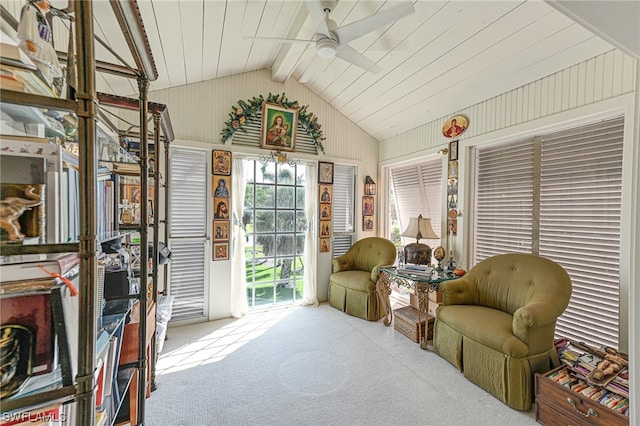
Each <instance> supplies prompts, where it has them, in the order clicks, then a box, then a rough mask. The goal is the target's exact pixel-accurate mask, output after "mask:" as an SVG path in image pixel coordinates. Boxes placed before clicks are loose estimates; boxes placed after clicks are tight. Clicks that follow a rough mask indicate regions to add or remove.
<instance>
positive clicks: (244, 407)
mask: <svg viewBox="0 0 640 426" xmlns="http://www.w3.org/2000/svg"><path fill="white" fill-rule="evenodd" d="M168 336H169V338H168V340H167V341H166V342H165V344H164V349H163V351H162V354H161V356H160V359H159V361H158V365H157V375H156V383H157V385H158V388H157V390H156V391H155V392H153V393H152V394H151V398H149V399H148V400H147V404H146V422H145V424H146V425H149V426H165V425H166V426H178V425H189V426H191V425H278V426H280V425H367V426H369V425H493V426H496V425H509V426H511V425H536V424H537V423H536V422H535V420H534V414H533V412H520V411H516V410H513V409H511V408H509V407H507V406H506V405H504V404H502V403H501V402H500V401H498V400H497V399H495V398H494V397H493V396H491V395H489V394H488V393H486V392H485V391H483V390H482V389H480V388H478V387H477V386H475V385H474V384H472V383H471V382H469V381H467V380H466V379H465V378H464V377H463V376H462V374H461V373H459V372H458V371H457V370H456V369H455V368H454V367H453V366H452V365H450V364H449V363H447V362H446V361H444V360H443V359H441V358H440V357H438V356H437V355H435V354H433V353H431V352H428V351H424V350H422V349H420V346H419V345H418V344H417V343H414V342H412V341H411V340H410V339H409V338H407V337H405V336H404V335H402V334H400V333H398V332H396V331H395V330H394V329H393V326H392V327H385V326H384V325H383V324H382V321H380V322H367V321H364V320H361V319H358V318H354V317H351V316H349V315H346V314H344V313H342V312H340V311H338V310H336V309H334V308H332V307H330V306H329V305H326V304H322V305H320V306H319V307H292V308H285V309H278V310H272V311H267V312H263V313H256V314H250V315H247V316H246V317H244V318H242V319H239V320H235V319H227V320H220V321H214V322H210V323H204V324H197V325H190V326H183V327H173V328H170V329H169V331H168Z"/></svg>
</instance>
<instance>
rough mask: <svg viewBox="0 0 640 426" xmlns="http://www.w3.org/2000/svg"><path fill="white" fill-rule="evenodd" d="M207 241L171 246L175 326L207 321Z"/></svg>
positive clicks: (171, 285) (179, 241)
mask: <svg viewBox="0 0 640 426" xmlns="http://www.w3.org/2000/svg"><path fill="white" fill-rule="evenodd" d="M205 248H206V240H205V239H204V238H196V239H192V238H189V239H177V240H172V242H171V252H172V256H171V269H170V270H171V282H170V286H169V290H170V294H171V295H172V296H174V297H175V299H174V301H173V310H172V315H171V322H172V323H180V322H193V321H198V320H204V319H206V315H205V313H206V306H205V295H206V293H205V286H204V283H205V266H204V259H205V253H206V252H205Z"/></svg>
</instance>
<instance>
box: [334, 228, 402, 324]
mask: <svg viewBox="0 0 640 426" xmlns="http://www.w3.org/2000/svg"><path fill="white" fill-rule="evenodd" d="M395 260H396V248H395V246H394V245H393V243H392V242H391V241H389V240H387V239H385V238H379V237H369V238H364V239H362V240H358V241H356V242H355V243H354V244H353V246H351V248H350V249H349V250H348V251H347V252H346V253H345V254H343V255H342V256H338V257H336V258H334V259H333V261H332V264H333V273H332V274H331V276H330V277H329V304H330V305H331V306H333V307H335V308H337V309H340V310H342V311H344V312H346V313H348V314H350V315H354V316H357V317H360V318H363V319H366V320H371V321H377V320H379V319H380V318H382V316H383V315H384V314H385V312H384V308H383V306H382V304H381V303H379V300H378V293H377V291H376V282H377V280H378V275H379V270H380V267H382V266H385V265H392V264H393V263H394V262H395Z"/></svg>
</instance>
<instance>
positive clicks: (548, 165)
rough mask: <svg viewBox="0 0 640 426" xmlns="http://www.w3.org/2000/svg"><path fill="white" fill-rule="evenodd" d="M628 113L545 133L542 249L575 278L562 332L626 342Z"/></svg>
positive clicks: (585, 338)
mask: <svg viewBox="0 0 640 426" xmlns="http://www.w3.org/2000/svg"><path fill="white" fill-rule="evenodd" d="M623 128H624V121H623V119H622V118H619V119H615V120H607V121H603V122H600V123H595V124H592V125H589V126H584V127H581V128H579V129H572V130H570V131H565V132H559V133H555V134H551V135H547V136H543V142H542V165H541V179H540V181H541V183H540V255H541V256H545V257H548V258H551V259H553V260H555V261H556V262H558V263H559V264H561V265H562V266H563V267H564V268H565V269H566V270H567V272H568V273H569V275H570V276H571V281H572V284H573V292H572V295H571V303H570V304H569V307H568V308H567V310H566V311H565V313H564V314H563V315H562V316H561V317H560V318H559V319H558V323H557V327H556V330H557V333H558V334H561V335H562V336H564V337H568V338H571V339H575V340H582V341H585V342H588V343H591V344H596V345H602V344H604V345H608V346H612V347H616V348H617V347H618V341H619V339H618V331H619V317H620V311H619V305H620V285H619V283H620V273H619V271H620V262H619V259H620V211H621V202H622V142H623Z"/></svg>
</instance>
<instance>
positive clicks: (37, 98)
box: [0, 1, 173, 425]
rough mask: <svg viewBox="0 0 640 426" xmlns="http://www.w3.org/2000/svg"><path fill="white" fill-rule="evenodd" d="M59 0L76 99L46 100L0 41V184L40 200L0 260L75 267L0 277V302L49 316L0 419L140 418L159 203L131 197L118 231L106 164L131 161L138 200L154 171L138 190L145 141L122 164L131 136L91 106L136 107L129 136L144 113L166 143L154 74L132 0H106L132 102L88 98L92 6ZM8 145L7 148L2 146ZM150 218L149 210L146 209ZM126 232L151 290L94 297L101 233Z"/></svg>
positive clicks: (32, 74)
mask: <svg viewBox="0 0 640 426" xmlns="http://www.w3.org/2000/svg"><path fill="white" fill-rule="evenodd" d="M71 4H72V6H71V7H72V8H73V10H72V11H70V13H71V14H72V15H73V16H74V18H75V20H74V24H73V25H74V26H75V46H76V64H77V76H78V82H77V87H76V89H77V91H76V93H78V94H84V95H83V96H78V97H77V99H76V100H67V99H61V98H57V97H56V96H55V94H54V93H53V91H51V90H50V89H49V88H48V86H47V85H46V83H43V82H42V81H41V80H40V78H39V76H38V73H37V71H36V68H35V67H34V66H33V64H30V63H29V62H28V61H27V60H25V59H24V58H23V57H21V55H20V51H19V50H16V49H13V48H11V47H7V46H4V45H3V49H2V61H0V62H1V67H2V74H1V77H2V83H3V84H2V86H1V89H0V97H1V98H2V104H1V109H2V122H1V123H0V135H1V136H0V140H1V141H2V148H3V150H2V151H1V152H0V159H1V160H2V161H3V166H5V165H8V164H16V166H13V168H14V169H15V170H14V171H15V172H16V173H17V172H24V173H22V174H23V175H24V182H11V181H8V180H7V179H8V176H9V175H8V174H7V175H5V174H3V175H2V176H1V177H2V183H5V182H6V183H11V184H18V183H19V184H20V185H23V186H25V185H29V186H35V185H40V186H42V187H43V188H40V191H41V192H40V193H38V194H37V195H38V197H40V199H44V200H45V201H44V202H40V203H39V205H40V206H42V208H40V209H36V210H38V211H39V212H38V213H37V214H35V215H32V216H33V217H32V218H31V219H30V222H29V225H22V224H21V225H20V229H26V228H27V227H34V226H35V228H36V231H35V236H33V237H29V238H30V239H29V240H27V239H26V238H22V237H17V238H13V239H12V238H7V241H6V242H2V243H0V249H1V252H0V263H6V264H7V266H8V265H9V264H12V265H21V264H22V263H23V262H22V260H20V259H23V258H22V257H23V256H44V257H47V256H51V255H52V254H55V253H67V252H71V253H76V256H77V259H78V263H77V268H76V269H74V272H73V273H70V274H71V275H68V276H67V275H65V274H60V275H61V276H62V277H63V278H51V277H48V278H46V281H47V282H49V284H48V285H47V286H45V287H44V288H41V287H42V285H43V284H41V283H38V284H37V285H36V284H34V283H33V282H29V283H25V282H24V280H22V287H20V286H19V285H17V283H16V282H4V281H3V282H1V283H0V296H1V297H0V302H1V303H2V304H3V308H4V307H5V306H10V303H11V302H12V301H11V300H10V299H15V298H18V297H27V298H29V300H30V302H32V303H35V302H38V303H40V304H41V305H42V306H43V309H42V310H43V311H44V312H50V314H48V315H46V317H47V318H48V319H49V321H50V322H51V331H50V336H49V337H48V338H46V340H47V341H48V342H49V343H50V344H51V346H50V347H47V346H45V348H48V349H50V350H44V351H41V352H42V354H43V355H42V356H43V357H44V356H45V355H48V356H49V358H50V359H49V360H47V362H44V363H41V364H36V366H37V367H38V368H40V369H41V372H42V374H34V372H33V371H31V372H27V373H24V372H22V370H20V374H21V376H20V377H16V380H15V382H14V383H12V385H13V386H16V389H18V388H20V387H23V386H24V385H25V383H28V382H33V385H32V386H31V388H30V389H35V390H33V391H29V392H28V393H20V390H19V389H18V390H17V391H15V389H12V391H15V392H12V394H11V395H7V396H5V395H3V396H2V397H1V398H0V399H1V401H0V402H1V403H2V408H3V415H6V416H9V417H11V416H14V417H21V418H28V417H29V416H32V417H33V416H37V415H41V416H42V415H45V414H46V415H47V416H48V417H47V418H51V419H56V420H58V421H59V423H56V424H65V425H66V424H73V423H75V424H78V425H88V424H94V423H95V424H103V423H106V424H120V423H130V424H143V423H144V409H145V408H144V401H145V398H146V397H147V396H148V394H147V393H148V392H147V390H148V389H149V388H150V386H149V383H150V381H151V377H152V375H151V371H152V366H153V363H154V359H155V356H154V355H155V349H154V348H153V347H152V344H151V343H152V342H154V337H155V332H154V331H155V303H154V297H155V294H156V293H157V291H156V290H157V273H156V270H157V265H156V264H154V265H153V272H152V273H150V272H148V268H149V265H148V262H147V259H148V249H147V247H148V244H149V243H150V242H151V243H152V244H157V241H158V238H159V235H160V234H159V230H158V228H159V226H160V224H159V222H160V221H159V220H155V221H154V224H153V225H151V226H150V224H149V221H148V218H149V214H150V213H151V212H150V209H151V208H154V209H156V210H158V207H159V206H148V205H147V203H140V206H139V209H140V220H139V223H137V224H135V225H136V227H134V229H122V228H121V227H120V226H119V221H118V204H119V203H118V199H119V194H118V191H119V189H120V188H119V182H118V180H119V175H120V174H123V173H122V170H118V167H116V170H115V171H114V170H113V168H109V166H108V165H109V164H111V165H113V164H116V163H117V164H125V165H129V166H130V165H131V164H137V166H135V167H137V170H138V176H137V179H138V182H139V184H140V191H141V198H142V199H149V198H150V190H153V191H154V194H155V196H156V199H159V195H158V194H159V193H158V189H157V188H158V187H159V186H160V185H161V184H160V182H161V176H160V175H159V174H157V172H155V173H156V174H155V175H152V178H153V179H154V180H155V182H157V183H156V184H154V185H153V186H150V184H149V179H150V177H149V173H147V172H144V173H143V172H140V170H145V171H146V170H148V169H149V164H148V161H149V160H148V153H147V149H148V148H147V145H148V143H149V140H148V139H147V138H143V140H140V141H139V151H140V155H139V158H137V159H135V158H134V159H133V160H131V158H133V157H132V156H131V155H130V153H128V152H127V150H126V149H125V146H123V145H122V144H121V140H120V137H122V136H126V137H131V135H128V134H127V132H120V131H118V130H117V129H116V131H115V134H116V137H113V132H111V134H110V132H109V131H108V130H105V128H108V127H109V124H110V123H109V121H108V120H106V119H105V117H104V115H102V114H101V112H100V111H101V108H102V107H106V106H116V107H123V108H128V109H131V110H136V111H137V112H138V114H139V123H140V125H139V130H138V134H141V135H147V134H150V133H151V132H149V131H148V118H149V117H153V119H154V123H155V129H154V134H152V136H151V138H152V139H153V143H154V144H155V146H156V147H158V146H160V144H161V143H163V142H164V144H165V146H166V144H168V143H169V142H170V141H171V140H173V134H172V130H171V125H170V121H169V119H168V111H167V109H166V107H165V106H163V105H159V104H153V103H150V102H148V100H147V94H148V89H149V80H150V79H155V78H156V76H155V66H154V65H153V59H152V56H151V53H150V49H149V46H148V44H147V42H146V37H145V36H144V34H143V33H144V26H143V25H142V22H141V17H140V15H139V11H138V9H137V5H136V4H135V1H133V2H122V3H118V2H116V3H114V4H113V10H114V13H115V14H116V15H117V18H118V22H119V23H120V25H122V26H123V27H126V28H127V30H126V31H125V30H123V33H125V37H128V38H131V40H130V41H131V42H130V43H128V45H129V46H130V48H131V53H132V55H133V56H134V59H135V63H136V64H140V69H138V70H135V69H134V70H130V72H127V73H123V76H124V77H125V78H135V79H137V80H138V87H139V88H140V98H139V99H137V100H131V99H128V98H122V97H119V96H115V95H107V94H101V95H100V96H99V95H97V94H96V90H95V78H94V75H95V73H96V70H97V69H96V61H95V57H94V56H93V47H92V46H93V36H92V35H93V33H94V32H93V8H92V2H73V3H71ZM2 8H3V10H2V12H3V13H2V14H1V15H2V19H4V20H5V21H7V22H6V23H8V24H9V25H11V26H13V25H15V23H16V22H15V19H14V20H13V21H12V19H13V18H12V17H11V16H10V15H9V14H7V13H5V12H6V11H5V10H4V7H2ZM135 32H140V33H141V34H134V33H135ZM140 40H143V42H142V43H141V42H140ZM5 47H6V48H5ZM98 63H99V65H98V70H100V67H105V69H109V68H110V67H109V64H107V65H106V66H105V65H103V64H102V63H100V62H98ZM5 83H6V84H5ZM43 85H44V86H43ZM98 122H100V123H101V124H100V126H98V124H97V123H98ZM105 126H106V127H105ZM111 130H112V131H113V129H111ZM161 131H162V132H163V134H164V136H163V137H161V136H160V132H161ZM9 145H11V146H9ZM5 147H6V148H7V150H6V152H5V150H4V148H5ZM10 149H11V150H13V151H12V152H9V150H10ZM98 158H100V161H98ZM135 167H134V169H135ZM3 169H4V167H3ZM25 171H27V172H25ZM16 176H17V175H16ZM11 179H12V180H13V179H14V175H11ZM165 187H166V186H165ZM24 189H26V188H22V189H20V188H19V190H22V191H23V192H22V194H18V195H20V196H21V197H22V198H25V199H29V200H35V198H36V197H35V196H33V197H32V196H31V195H32V193H31V192H29V193H27V192H25V191H24ZM29 191H31V189H29ZM11 196H14V195H11ZM8 197H9V195H7V196H6V197H5V196H3V198H8ZM47 201H48V202H47ZM33 207H36V206H35V205H34V206H33ZM165 210H166V209H165ZM154 215H155V217H158V214H157V213H154ZM33 224H35V225H33ZM23 227H24V228H23ZM20 229H19V230H20ZM132 232H138V233H139V235H140V273H141V275H142V276H144V277H146V276H148V275H149V276H152V277H153V278H152V279H153V285H152V288H153V291H152V292H151V293H149V294H148V293H147V291H146V285H144V286H140V287H141V288H140V289H139V290H138V291H133V290H132V289H131V287H129V290H130V291H128V292H125V293H124V294H122V297H119V298H114V299H112V300H104V297H103V296H104V287H103V286H104V283H103V281H102V280H103V279H104V277H105V275H106V271H105V268H104V266H103V265H102V264H101V263H100V259H99V258H101V257H102V256H104V255H103V254H102V253H101V247H102V246H103V245H104V243H108V242H112V241H113V242H115V241H125V242H127V241H130V238H131V235H132ZM165 241H166V230H165ZM5 261H6V262H5ZM0 266H3V267H4V266H5V265H0ZM12 267H13V266H12ZM127 267H128V266H127ZM128 279H129V276H128V277H127V280H128ZM65 280H66V281H69V282H72V283H73V284H74V286H75V287H76V288H77V290H78V295H77V296H75V297H74V296H71V295H70V294H69V293H70V287H69V286H68V285H67V283H66V281H65ZM145 284H146V283H145ZM13 301H15V300H13ZM21 305H24V303H21ZM44 307H46V308H47V309H44ZM3 310H4V309H0V311H3ZM136 312H138V314H137V317H136ZM15 318H17V317H15ZM15 318H13V319H12V320H11V321H14V320H15ZM136 318H137V319H136ZM132 320H133V321H132ZM7 321H9V320H7ZM135 321H137V322H135ZM3 322H4V320H3ZM132 324H139V325H138V326H137V332H136V333H133V334H131V333H129V335H128V334H127V329H128V328H136V326H131V325H132ZM14 325H16V327H14V328H15V330H16V331H14V333H15V334H16V335H20V333H21V332H20V330H19V327H17V325H19V324H14ZM45 328H47V329H48V326H45ZM23 334H24V333H23ZM131 339H133V340H132V341H131ZM18 340H19V339H18V338H14V339H13V340H12V341H13V342H14V346H15V347H16V348H20V347H21V348H22V349H19V350H22V351H24V352H21V353H22V354H27V353H28V351H27V349H29V348H28V345H25V346H19V345H17V344H15V342H16V341H18ZM23 340H25V341H28V340H29V339H28V338H23ZM25 348H26V349H25ZM16 350H18V349H16ZM124 353H128V354H131V353H133V359H132V360H130V362H124V363H123V362H121V360H122V356H121V354H124ZM3 354H4V351H3ZM43 365H44V366H45V367H42V366H43ZM150 366H151V368H150ZM3 367H5V365H3ZM23 369H24V368H23ZM50 370H51V371H50ZM16 371H18V370H16ZM54 373H55V374H56V376H55V377H53V375H54ZM46 375H51V377H46ZM36 379H41V380H40V381H42V382H46V383H45V384H44V385H42V386H40V385H37V386H39V387H38V388H37V389H36V383H35V382H36V381H37V380H36ZM18 380H19V382H18ZM24 387H26V386H24ZM3 388H4V383H3Z"/></svg>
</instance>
